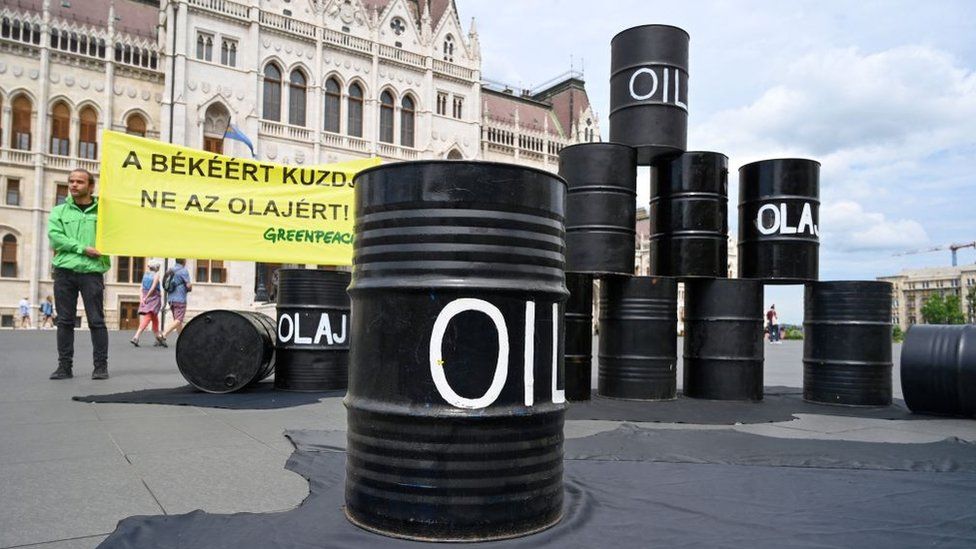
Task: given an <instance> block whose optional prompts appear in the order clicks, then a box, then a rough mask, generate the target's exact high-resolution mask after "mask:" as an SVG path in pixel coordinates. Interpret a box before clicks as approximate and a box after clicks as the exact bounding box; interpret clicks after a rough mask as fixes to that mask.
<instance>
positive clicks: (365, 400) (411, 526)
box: [345, 161, 568, 541]
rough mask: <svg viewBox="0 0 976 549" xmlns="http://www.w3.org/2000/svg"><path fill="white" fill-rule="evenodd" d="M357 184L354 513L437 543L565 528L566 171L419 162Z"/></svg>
mask: <svg viewBox="0 0 976 549" xmlns="http://www.w3.org/2000/svg"><path fill="white" fill-rule="evenodd" d="M355 185H356V191H355V200H356V212H357V217H356V240H355V243H354V254H353V275H352V284H351V285H350V288H349V294H350V297H351V298H352V328H351V331H350V362H349V366H350V367H349V389H348V391H347V393H346V399H345V405H346V408H347V422H348V438H349V444H348V459H347V468H346V506H345V511H346V515H347V517H348V518H349V519H350V520H351V521H352V522H353V523H354V524H357V525H359V526H361V527H363V528H365V529H368V530H371V531H375V532H379V533H382V534H385V535H390V536H397V537H405V538H413V539H427V540H437V541H448V540H462V541H473V540H488V539H500V538H506V537H514V536H519V535H524V534H528V533H532V532H535V531H539V530H542V529H545V528H547V527H549V526H551V525H553V524H555V523H556V522H557V521H558V520H559V519H560V517H561V514H562V502H563V466H562V455H563V416H564V412H565V407H566V405H565V388H564V387H565V386H564V379H563V353H562V349H563V330H562V326H561V324H562V323H561V319H562V317H563V304H564V302H565V300H566V298H567V294H568V292H567V290H566V286H565V282H564V266H565V265H564V262H565V259H564V254H565V233H564V226H563V223H564V204H565V199H566V184H565V182H564V181H563V180H562V179H561V178H559V177H557V176H555V175H553V174H551V173H548V172H544V171H542V170H537V169H533V168H526V167H522V166H514V165H509V164H498V163H490V162H462V161H458V162H449V161H423V162H407V163H399V164H389V165H386V166H380V167H377V168H372V169H368V170H364V171H362V172H360V173H359V174H358V175H357V177H356V179H355Z"/></svg>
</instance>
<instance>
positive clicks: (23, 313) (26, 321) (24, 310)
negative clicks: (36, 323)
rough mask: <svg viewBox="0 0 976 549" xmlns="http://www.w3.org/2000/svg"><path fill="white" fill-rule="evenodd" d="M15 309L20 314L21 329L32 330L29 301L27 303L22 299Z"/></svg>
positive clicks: (25, 299)
mask: <svg viewBox="0 0 976 549" xmlns="http://www.w3.org/2000/svg"><path fill="white" fill-rule="evenodd" d="M17 309H18V310H19V313H20V327H21V329H27V328H33V326H32V325H31V318H30V310H31V303H30V301H28V300H27V298H26V297H25V298H24V299H21V300H20V303H18V304H17Z"/></svg>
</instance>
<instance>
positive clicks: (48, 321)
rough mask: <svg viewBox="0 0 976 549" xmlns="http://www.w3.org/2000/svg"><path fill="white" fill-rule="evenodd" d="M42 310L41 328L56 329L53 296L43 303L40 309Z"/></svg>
mask: <svg viewBox="0 0 976 549" xmlns="http://www.w3.org/2000/svg"><path fill="white" fill-rule="evenodd" d="M39 308H40V310H41V325H40V328H47V327H48V326H50V327H51V328H54V301H53V298H52V297H51V296H47V298H46V299H45V300H44V301H42V302H41V306H40V307H39Z"/></svg>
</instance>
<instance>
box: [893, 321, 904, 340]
mask: <svg viewBox="0 0 976 549" xmlns="http://www.w3.org/2000/svg"><path fill="white" fill-rule="evenodd" d="M891 339H892V340H894V342H895V343H901V342H902V340H904V339H905V332H903V331H902V329H901V326H899V325H897V324H895V326H894V327H893V328H892V329H891Z"/></svg>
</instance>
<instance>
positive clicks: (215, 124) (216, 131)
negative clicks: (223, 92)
mask: <svg viewBox="0 0 976 549" xmlns="http://www.w3.org/2000/svg"><path fill="white" fill-rule="evenodd" d="M228 125H230V111H228V110H227V107H225V106H224V105H223V104H222V103H214V104H213V105H210V106H209V107H207V112H206V114H205V115H204V119H203V150H205V151H209V152H213V153H217V154H223V153H224V134H225V133H227V126H228Z"/></svg>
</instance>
